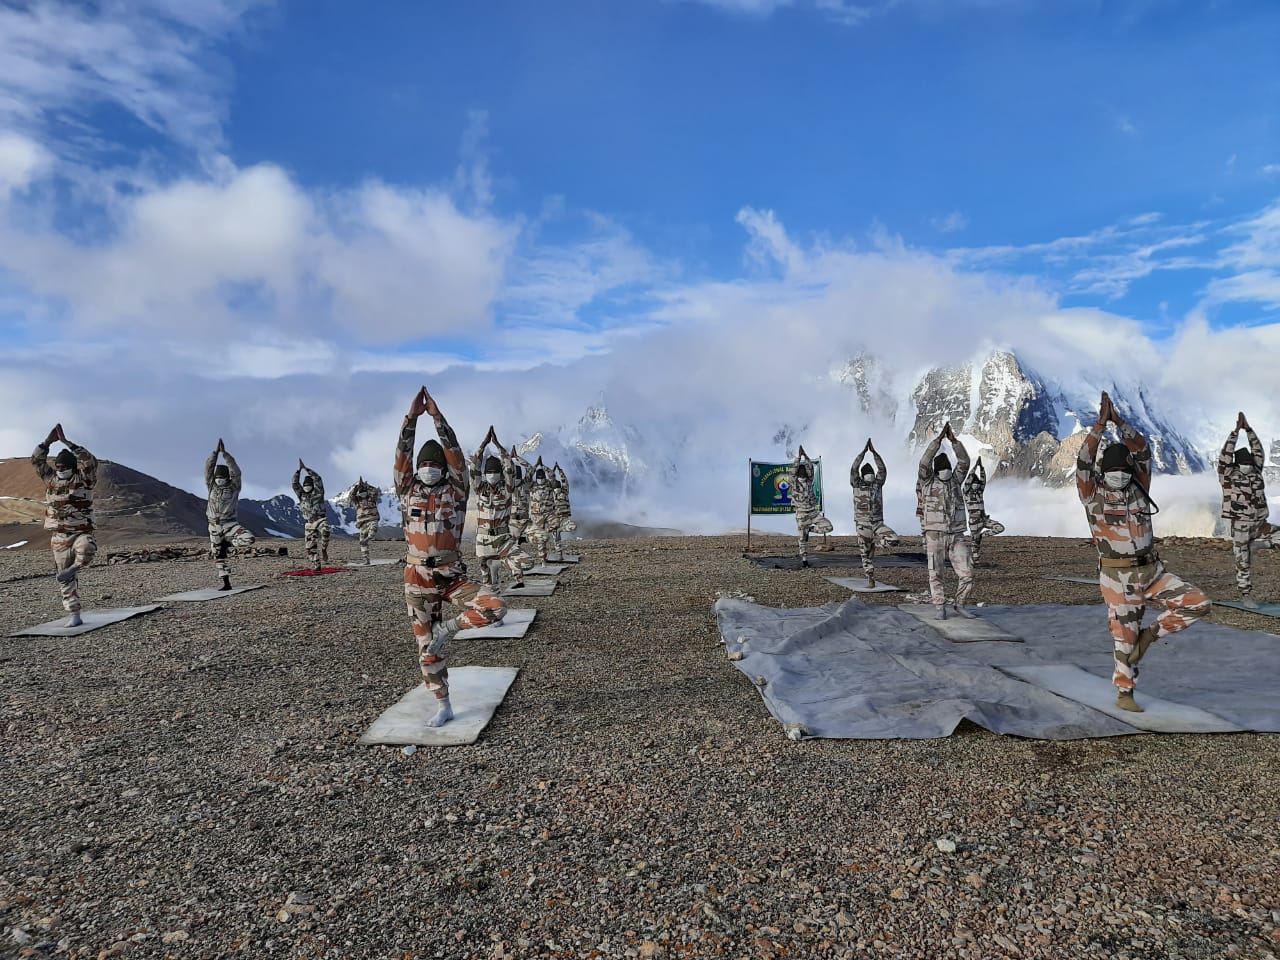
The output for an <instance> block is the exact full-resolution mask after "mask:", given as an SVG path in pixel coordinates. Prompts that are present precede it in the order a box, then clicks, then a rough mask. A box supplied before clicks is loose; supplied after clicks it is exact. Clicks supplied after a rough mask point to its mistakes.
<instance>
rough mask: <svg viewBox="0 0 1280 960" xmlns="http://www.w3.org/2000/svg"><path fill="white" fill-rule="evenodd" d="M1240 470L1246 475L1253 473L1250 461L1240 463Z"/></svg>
mask: <svg viewBox="0 0 1280 960" xmlns="http://www.w3.org/2000/svg"><path fill="white" fill-rule="evenodd" d="M1240 472H1241V473H1243V474H1244V475H1245V476H1248V475H1249V474H1251V473H1253V464H1252V463H1242V464H1240Z"/></svg>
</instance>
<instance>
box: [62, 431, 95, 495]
mask: <svg viewBox="0 0 1280 960" xmlns="http://www.w3.org/2000/svg"><path fill="white" fill-rule="evenodd" d="M63 442H64V443H65V444H66V445H67V449H69V450H70V451H71V452H72V453H74V454H75V455H76V466H77V467H79V469H80V476H81V477H82V478H83V480H84V485H85V486H86V487H89V488H91V489H92V488H93V487H95V486H97V483H98V458H97V457H95V456H94V455H93V454H92V453H90V452H89V451H88V450H86V449H85V448H84V447H82V446H80V445H79V444H78V443H72V442H71V441H70V440H67V439H65V438H64V439H63Z"/></svg>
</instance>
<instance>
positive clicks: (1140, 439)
mask: <svg viewBox="0 0 1280 960" xmlns="http://www.w3.org/2000/svg"><path fill="white" fill-rule="evenodd" d="M1111 422H1112V423H1114V424H1115V425H1116V430H1117V431H1119V433H1120V439H1121V440H1122V441H1123V442H1124V445H1125V446H1126V447H1128V448H1129V452H1130V453H1131V454H1133V479H1134V480H1135V481H1136V482H1137V483H1138V485H1139V486H1141V487H1142V489H1143V490H1150V489H1151V448H1150V447H1149V446H1147V438H1146V437H1144V436H1143V435H1142V434H1140V433H1139V432H1138V431H1137V430H1136V429H1135V428H1134V427H1133V425H1132V424H1130V423H1129V421H1127V420H1125V419H1124V417H1122V416H1120V412H1119V411H1118V410H1116V408H1115V407H1114V406H1112V407H1111Z"/></svg>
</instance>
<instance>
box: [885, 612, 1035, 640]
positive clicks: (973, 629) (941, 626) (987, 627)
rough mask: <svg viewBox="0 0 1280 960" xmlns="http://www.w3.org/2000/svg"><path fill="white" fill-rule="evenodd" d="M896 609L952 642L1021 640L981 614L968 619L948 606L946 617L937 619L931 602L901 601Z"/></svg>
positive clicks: (936, 613)
mask: <svg viewBox="0 0 1280 960" xmlns="http://www.w3.org/2000/svg"><path fill="white" fill-rule="evenodd" d="M898 609H899V610H901V611H902V612H903V613H909V614H911V616H913V617H915V618H916V619H917V620H919V621H920V622H921V623H923V624H925V625H927V626H930V627H932V628H933V629H934V630H936V631H937V632H938V633H939V634H941V635H942V636H944V637H946V638H947V639H948V640H950V641H952V642H953V643H978V642H980V641H984V640H1001V641H1004V642H1006V643H1010V642H1011V643H1021V642H1022V638H1021V637H1015V636H1014V635H1013V634H1011V633H1009V631H1007V630H1005V629H1003V628H1002V627H999V626H997V625H996V624H994V623H992V622H991V621H990V620H984V619H983V618H982V615H981V614H979V615H977V616H975V617H974V618H973V619H972V620H969V619H966V618H965V617H962V616H960V615H959V614H958V613H956V612H955V611H954V610H953V609H951V607H950V606H948V607H947V619H945V620H937V619H935V618H936V617H937V615H938V608H937V607H935V606H934V605H933V604H931V603H902V604H899V605H898ZM965 609H967V610H970V612H973V610H972V608H969V607H966V608H965Z"/></svg>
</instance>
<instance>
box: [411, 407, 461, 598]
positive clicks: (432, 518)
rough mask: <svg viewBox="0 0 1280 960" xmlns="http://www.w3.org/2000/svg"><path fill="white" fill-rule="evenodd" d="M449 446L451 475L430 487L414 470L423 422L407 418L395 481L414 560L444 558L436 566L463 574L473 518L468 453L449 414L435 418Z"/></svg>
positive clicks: (447, 458) (446, 450)
mask: <svg viewBox="0 0 1280 960" xmlns="http://www.w3.org/2000/svg"><path fill="white" fill-rule="evenodd" d="M435 424H436V434H437V435H438V436H439V437H440V445H441V446H442V447H444V457H445V462H446V464H447V466H448V469H447V470H446V472H445V478H444V479H443V480H441V481H440V482H439V483H437V484H436V485H435V486H434V487H428V486H427V485H426V484H425V483H423V482H422V481H421V480H420V479H419V478H418V474H417V472H416V470H415V469H414V437H415V433H416V428H417V421H416V419H415V418H414V417H411V416H410V417H405V418H404V425H403V426H402V427H401V428H400V440H399V442H398V443H397V444H396V460H395V484H396V494H397V495H398V496H399V497H400V512H401V514H402V515H403V517H404V539H405V542H406V543H407V544H408V547H409V556H410V557H411V558H413V559H426V558H429V557H440V558H442V559H441V560H440V561H439V566H438V567H436V568H435V569H437V570H440V571H443V572H444V573H446V574H453V575H457V574H459V573H462V572H463V568H462V552H461V551H462V528H463V525H464V524H465V523H466V520H467V458H466V455H465V454H463V452H462V448H461V447H459V446H458V438H457V437H456V436H455V435H454V432H453V430H452V429H451V428H450V426H449V424H448V423H447V422H445V419H444V417H442V416H437V417H436V418H435Z"/></svg>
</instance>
